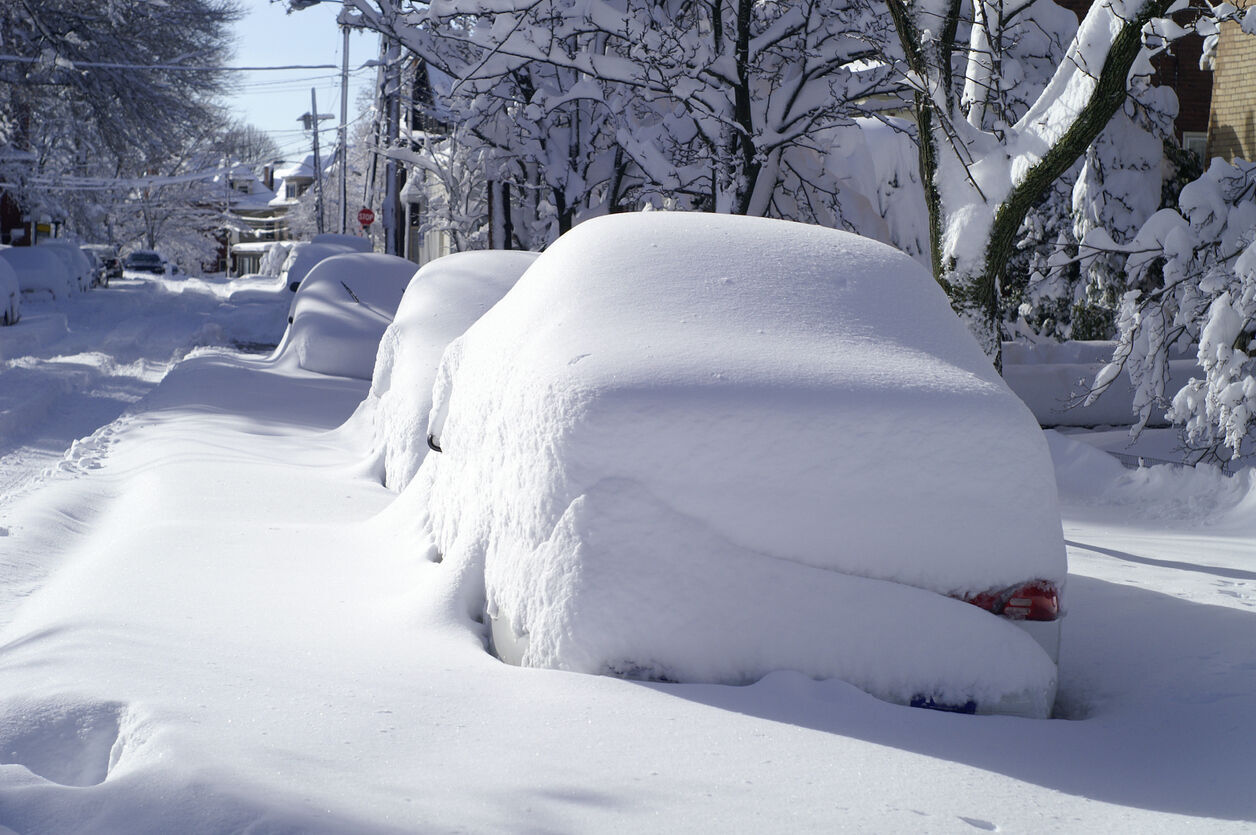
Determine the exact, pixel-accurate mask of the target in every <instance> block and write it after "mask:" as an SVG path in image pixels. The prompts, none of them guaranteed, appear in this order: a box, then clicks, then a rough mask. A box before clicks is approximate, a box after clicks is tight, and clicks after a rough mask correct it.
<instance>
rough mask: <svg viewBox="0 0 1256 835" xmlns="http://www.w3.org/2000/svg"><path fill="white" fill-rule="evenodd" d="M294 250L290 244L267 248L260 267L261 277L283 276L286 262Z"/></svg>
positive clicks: (270, 245)
mask: <svg viewBox="0 0 1256 835" xmlns="http://www.w3.org/2000/svg"><path fill="white" fill-rule="evenodd" d="M291 250H292V246H291V245H290V244H285V243H279V242H276V243H273V244H269V245H268V246H267V247H266V252H265V253H264V254H263V255H262V263H261V265H260V266H258V273H259V274H260V275H273V276H279V275H282V274H283V265H284V262H286V261H287V260H288V253H289V252H290V251H291Z"/></svg>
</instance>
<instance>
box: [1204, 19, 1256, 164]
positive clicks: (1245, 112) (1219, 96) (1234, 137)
mask: <svg viewBox="0 0 1256 835" xmlns="http://www.w3.org/2000/svg"><path fill="white" fill-rule="evenodd" d="M1215 75H1216V77H1215V78H1214V80H1213V82H1214V88H1213V96H1212V107H1211V113H1210V116H1209V120H1208V154H1209V156H1210V157H1212V156H1216V157H1222V158H1223V159H1225V160H1227V161H1230V160H1233V159H1234V158H1235V157H1239V158H1241V159H1246V160H1251V159H1256V37H1252V36H1249V35H1244V34H1243V33H1242V32H1241V31H1240V30H1239V27H1238V24H1235V23H1226V24H1223V25H1222V27H1221V37H1220V39H1219V42H1218V44H1217V69H1216V72H1215Z"/></svg>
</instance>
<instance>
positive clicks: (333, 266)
mask: <svg viewBox="0 0 1256 835" xmlns="http://www.w3.org/2000/svg"><path fill="white" fill-rule="evenodd" d="M415 269H416V267H415V264H414V262H413V261H407V260H406V259H404V258H398V257H397V256H395V255H383V254H381V253H342V254H340V255H336V256H334V257H332V258H327V259H325V260H323V261H320V262H319V263H318V264H316V265H315V266H314V268H313V269H312V270H310V272H309V274H308V275H307V276H306V277H305V280H304V281H302V282H301V286H300V288H299V289H298V290H297V293H296V295H295V296H294V297H293V298H292V307H291V309H290V310H289V314H288V322H289V324H288V330H287V332H286V333H285V334H284V338H283V341H282V342H281V343H280V344H279V347H278V348H277V349H276V352H275V353H276V356H277V357H280V358H282V357H294V358H295V359H296V362H297V365H299V366H300V367H301V368H304V369H306V370H307V371H316V372H318V373H320V374H335V375H337V376H341V377H356V378H358V379H361V380H369V379H371V372H372V370H373V369H374V367H375V353H376V351H377V350H378V349H379V340H380V337H381V336H383V334H384V329H385V328H387V327H388V325H389V324H390V323H391V322H392V320H393V315H394V314H395V313H396V312H397V305H398V304H399V303H400V302H401V296H402V294H403V293H405V291H406V285H407V284H409V283H410V279H411V278H412V277H413V276H414V272H415Z"/></svg>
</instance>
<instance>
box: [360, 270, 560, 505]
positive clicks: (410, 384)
mask: <svg viewBox="0 0 1256 835" xmlns="http://www.w3.org/2000/svg"><path fill="white" fill-rule="evenodd" d="M536 257H537V253H535V252H520V251H499V250H482V251H477V252H458V253H454V254H453V255H446V256H445V257H444V258H438V259H437V260H435V261H432V262H431V263H429V264H427V265H426V266H424V267H423V269H421V270H419V272H418V273H417V274H416V275H415V276H414V280H413V281H411V282H410V286H409V287H408V288H407V289H406V294H405V297H404V298H403V299H402V300H401V305H400V307H398V308H397V315H396V318H395V319H394V321H393V323H392V324H391V325H389V326H388V330H386V331H385V332H384V336H383V338H382V339H381V340H380V343H379V355H378V357H377V358H376V360H375V374H374V377H373V378H372V380H371V391H370V394H369V395H367V398H366V400H364V401H363V403H362V406H361V408H360V409H359V412H360V414H361V415H362V416H365V419H366V420H367V421H368V423H369V426H370V429H369V432H370V436H371V456H372V458H373V459H374V462H375V464H376V467H377V468H378V469H379V470H380V471H381V473H382V478H383V481H384V483H385V484H386V485H387V486H389V487H391V488H392V489H394V490H400V489H402V488H404V487H405V486H406V485H407V484H409V483H410V479H411V478H413V477H414V473H415V471H416V470H418V468H419V465H420V464H421V463H423V458H424V457H425V456H426V454H427V451H428V449H427V442H426V439H427V418H428V413H429V412H430V411H431V409H432V384H433V382H434V381H435V379H436V366H437V365H438V364H439V363H440V358H441V354H442V353H443V352H444V350H445V347H446V346H447V345H448V344H449V343H450V342H451V341H452V340H453V339H455V338H456V337H458V336H461V335H462V333H463V331H465V330H466V329H467V328H468V327H469V326H470V325H471V324H472V323H473V322H475V320H476V319H479V318H480V317H481V316H483V315H484V312H485V311H486V310H488V309H489V308H490V307H492V306H493V305H494V304H496V303H497V301H498V300H499V299H500V298H501V297H502V296H503V295H505V294H506V291H508V290H509V289H510V288H511V287H513V286H514V284H515V282H516V281H517V280H518V279H519V276H520V275H522V274H523V272H524V270H526V269H527V268H528V267H529V266H531V264H532V262H533V261H535V260H536Z"/></svg>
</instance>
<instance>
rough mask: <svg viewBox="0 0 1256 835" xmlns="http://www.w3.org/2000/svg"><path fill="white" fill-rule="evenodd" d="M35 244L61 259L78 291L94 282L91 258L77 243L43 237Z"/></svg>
mask: <svg viewBox="0 0 1256 835" xmlns="http://www.w3.org/2000/svg"><path fill="white" fill-rule="evenodd" d="M36 246H37V247H41V248H43V249H47V250H49V251H51V252H52V254H53V255H55V256H57V258H59V259H61V263H62V264H64V265H65V268H66V270H68V271H69V273H70V276H71V277H72V278H73V279H74V282H75V285H76V286H77V287H78V289H79V291H80V292H86V291H87V290H90V289H91V288H92V286H93V284H95V274H94V271H93V268H92V262H91V259H90V258H89V257H88V256H87V255H86V254H85V253H84V252H83V250H81V249H79V247H78V244H75V243H72V242H70V241H66V240H62V239H60V238H45V239H44V240H41V241H39V243H37V244H36Z"/></svg>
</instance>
